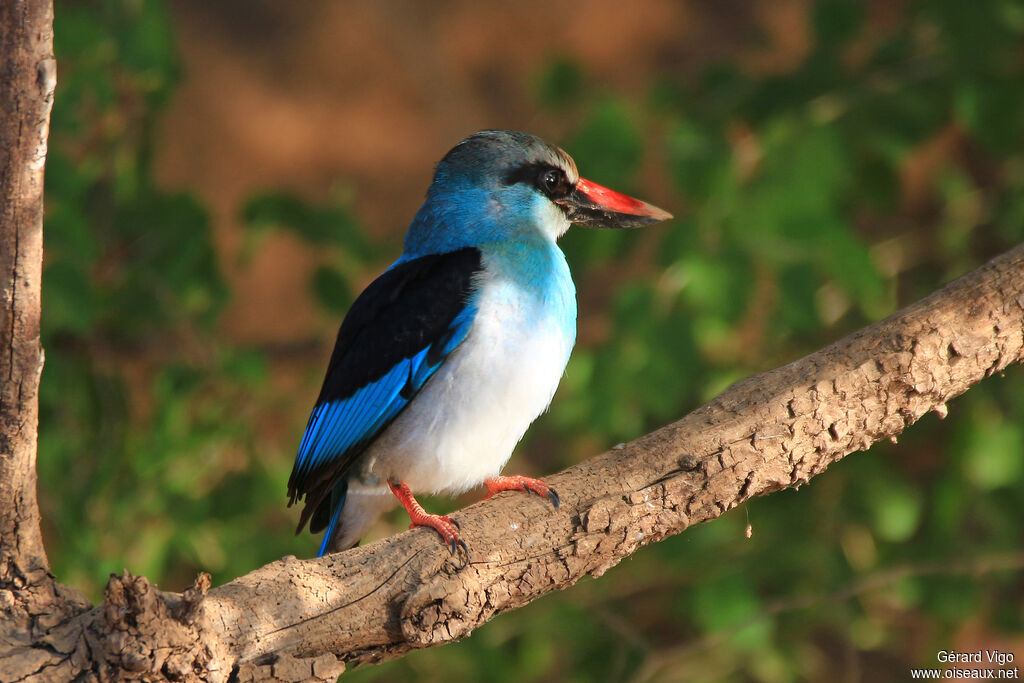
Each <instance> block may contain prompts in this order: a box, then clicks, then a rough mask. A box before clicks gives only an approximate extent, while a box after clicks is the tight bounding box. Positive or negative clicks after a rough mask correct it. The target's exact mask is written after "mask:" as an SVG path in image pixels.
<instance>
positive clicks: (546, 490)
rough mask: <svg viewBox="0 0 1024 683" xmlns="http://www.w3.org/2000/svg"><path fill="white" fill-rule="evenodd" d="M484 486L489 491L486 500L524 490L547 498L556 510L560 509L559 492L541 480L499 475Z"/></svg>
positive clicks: (515, 475) (487, 480)
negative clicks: (501, 492)
mask: <svg viewBox="0 0 1024 683" xmlns="http://www.w3.org/2000/svg"><path fill="white" fill-rule="evenodd" d="M484 486H486V487H487V491H488V494H487V495H486V496H484V498H490V497H491V496H493V495H494V494H495V493H498V492H499V491H519V490H524V491H526V492H527V493H536V494H537V495H538V496H540V497H541V498H547V499H548V500H550V501H551V504H552V505H554V506H555V509H556V510H557V509H558V491H556V490H554V489H553V488H551V487H550V486H548V485H547V484H545V483H544V482H542V481H541V480H540V479H534V478H532V477H524V476H523V475H521V474H513V475H512V476H509V477H503V476H501V475H499V476H497V477H491V478H490V479H486V480H484Z"/></svg>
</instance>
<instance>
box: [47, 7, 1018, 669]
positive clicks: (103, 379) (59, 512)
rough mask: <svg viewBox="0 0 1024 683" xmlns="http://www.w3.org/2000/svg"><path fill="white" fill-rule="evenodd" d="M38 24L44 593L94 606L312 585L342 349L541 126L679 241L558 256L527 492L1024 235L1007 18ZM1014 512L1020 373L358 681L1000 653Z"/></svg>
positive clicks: (829, 664) (574, 244)
mask: <svg viewBox="0 0 1024 683" xmlns="http://www.w3.org/2000/svg"><path fill="white" fill-rule="evenodd" d="M55 29H56V50H57V57H58V62H59V65H60V79H59V86H58V90H57V99H56V103H55V106H54V110H53V122H52V133H51V147H50V155H49V158H48V161H47V173H46V183H47V195H46V197H47V206H46V261H45V274H44V289H43V294H44V318H43V321H44V331H43V335H44V344H45V347H46V351H47V364H46V369H45V372H44V374H43V383H42V393H41V419H40V422H41V424H40V453H39V474H40V484H39V486H40V495H41V504H42V508H43V509H42V513H43V520H44V534H45V537H46V545H47V550H48V551H49V553H50V557H51V560H52V563H53V568H54V572H55V573H56V575H57V577H58V578H59V579H60V580H61V581H63V582H66V583H70V584H73V585H75V586H77V587H79V588H81V589H83V590H85V591H86V592H87V593H88V594H89V595H90V597H92V598H93V599H98V598H99V597H100V595H101V593H102V587H103V585H104V584H105V582H106V578H107V575H108V574H109V573H110V572H119V571H120V570H121V569H122V568H123V567H127V568H129V569H130V570H131V571H133V572H135V573H140V574H144V575H146V576H148V577H149V578H150V579H152V580H153V581H155V582H157V583H158V584H159V585H160V587H161V588H164V589H168V590H181V589H183V588H184V587H185V586H187V585H188V584H189V583H190V582H191V581H192V580H193V578H194V577H195V575H196V573H197V572H199V571H208V572H210V573H212V574H213V577H214V581H215V583H218V584H220V583H224V582H226V581H229V580H230V579H232V578H234V577H236V576H238V575H240V574H243V573H245V572H247V571H249V570H251V569H254V568H256V567H258V566H260V565H261V564H263V563H266V562H268V561H270V560H274V559H277V558H279V557H281V556H283V555H286V554H295V555H298V556H300V557H308V556H311V555H313V554H315V551H316V547H317V543H318V540H317V539H315V538H313V537H310V536H309V535H303V536H301V537H295V536H294V535H293V528H294V525H295V523H296V521H297V515H298V513H297V510H296V509H291V510H289V509H287V508H286V507H285V502H286V498H285V482H286V480H287V477H288V473H289V471H290V468H291V463H292V459H293V457H294V452H295V449H296V446H297V444H298V440H299V437H300V435H301V432H302V429H303V427H304V425H305V421H306V418H307V415H308V411H309V409H310V408H311V406H312V403H313V400H314V398H315V397H316V394H317V392H318V390H319V386H320V382H321V380H322V373H323V371H324V368H325V367H326V362H327V359H328V357H329V354H330V349H331V346H332V344H333V340H334V335H335V332H336V329H337V325H338V323H339V322H340V320H341V317H342V316H343V314H344V313H345V311H346V309H347V307H348V306H349V304H350V303H351V301H352V299H353V297H354V296H355V295H356V294H357V293H358V292H359V291H360V290H361V288H363V287H364V286H365V285H366V284H368V283H369V282H370V281H371V280H372V279H373V278H374V277H375V276H376V275H377V274H378V273H379V272H380V271H381V270H382V269H383V268H385V267H386V266H387V265H388V264H389V263H390V262H391V260H393V259H394V258H395V257H396V256H397V255H398V254H399V252H400V251H401V241H402V236H403V234H404V232H405V229H406V226H407V225H408V222H409V220H410V219H411V217H412V215H413V214H414V212H415V211H416V209H417V207H418V206H419V203H420V202H421V200H422V198H423V195H424V192H425V190H426V187H427V185H428V183H429V181H430V178H431V174H432V169H433V164H434V163H435V162H436V161H437V160H438V159H439V158H440V157H441V156H442V155H443V154H444V153H445V152H446V151H447V150H448V149H449V148H450V147H451V146H452V145H454V144H455V143H456V142H458V141H459V140H460V139H461V138H462V137H464V136H465V135H467V134H469V133H471V132H474V131H476V130H478V129H481V128H515V129H521V130H526V131H529V132H532V133H535V134H537V135H540V136H542V137H544V138H546V139H547V140H549V141H551V142H554V143H556V144H559V145H561V146H563V147H564V148H565V149H566V150H568V151H569V152H570V153H571V154H572V155H573V156H574V157H575V158H576V161H577V162H578V164H579V167H580V169H581V170H582V172H583V173H584V174H586V175H587V177H590V178H593V179H594V180H596V181H598V182H600V183H603V184H607V185H609V186H611V187H614V188H616V189H620V190H623V191H626V192H629V193H631V194H635V195H637V196H640V197H643V198H645V199H647V200H650V201H652V202H653V203H655V204H657V205H659V206H663V207H665V208H667V209H669V210H671V211H672V212H673V213H675V214H676V216H677V218H676V219H675V220H674V221H672V222H670V223H667V224H663V225H658V226H655V227H652V228H650V229H647V230H645V231H638V232H622V233H619V232H612V231H605V232H602V231H582V230H574V231H570V233H569V234H568V235H567V236H566V237H565V238H564V240H563V247H564V249H565V251H566V253H567V256H568V259H569V263H570V266H571V267H572V269H573V272H574V274H575V278H576V282H577V286H578V289H579V302H580V328H579V329H580V333H579V343H578V345H577V348H576V351H575V354H574V356H573V358H572V361H571V362H570V365H569V368H568V373H567V376H566V377H565V378H564V380H563V382H562V386H561V388H560V389H559V392H558V394H557V396H556V397H555V400H554V404H553V405H552V408H551V411H550V413H548V414H547V415H545V416H543V417H542V418H541V419H540V420H539V421H538V423H537V424H536V425H535V427H534V428H533V429H532V430H531V431H530V433H529V434H528V436H527V437H526V439H525V441H524V442H523V443H522V444H521V445H520V447H519V449H518V451H517V454H516V455H515V456H514V457H513V461H512V464H511V465H510V469H514V470H515V471H517V472H523V473H528V474H535V475H540V474H545V473H551V472H554V471H557V470H559V469H561V468H563V467H566V466H568V465H571V464H573V463H576V462H578V461H580V460H582V459H584V458H586V457H588V456H590V455H592V454H594V453H597V452H599V451H601V450H604V449H606V448H609V447H610V446H613V445H614V444H616V443H618V442H620V441H626V440H629V439H632V438H635V437H637V436H639V435H641V434H643V433H645V432H647V431H650V430H651V429H653V428H656V427H658V426H660V425H662V424H665V423H667V422H669V421H672V420H673V419H675V418H678V417H680V416H682V415H684V414H685V413H687V412H689V411H690V410H692V409H693V408H695V407H697V406H698V405H699V404H701V403H702V402H704V401H705V400H707V399H709V398H711V397H712V396H714V395H715V394H716V393H718V392H720V391H721V390H722V389H724V388H725V387H727V386H728V385H729V384H731V383H732V382H734V381H736V380H738V379H740V378H742V377H745V376H747V375H750V374H752V373H756V372H760V371H764V370H768V369H771V368H774V367H776V366H778V365H781V364H784V363H787V362H790V361H792V360H795V359H797V358H799V357H800V356H802V355H804V354H806V353H809V352H811V351H814V350H817V349H818V348H820V347H821V346H823V345H825V344H827V343H829V342H831V341H833V340H835V339H837V338H839V337H841V336H843V335H845V334H847V333H848V332H850V331H852V330H854V329H857V328H859V327H861V326H863V325H865V324H866V323H869V322H871V321H874V320H876V319H878V318H880V317H884V316H885V315H888V314H889V313H891V312H893V311H894V310H896V309H897V308H899V307H901V306H904V305H906V304H909V303H911V302H913V301H915V300H917V299H919V298H920V297H922V296H923V295H925V294H928V293H929V292H931V291H933V290H934V289H936V288H937V287H939V286H940V285H941V284H942V283H944V282H946V281H948V280H950V279H951V278H954V277H956V276H958V275H960V274H962V273H964V272H966V271H967V270H969V269H970V268H972V267H974V266H977V265H978V264H980V263H982V262H984V261H985V260H987V259H988V258H990V257H992V256H994V255H996V254H998V253H1000V252H1001V251H1004V250H1005V249H1007V248H1008V247H1010V246H1012V245H1014V244H1016V243H1018V242H1020V241H1021V240H1022V239H1024V144H1022V143H1024V4H1022V3H1021V2H1019V1H1015V0H975V1H974V2H969V3H968V2H959V1H956V0H949V1H943V0H920V1H917V2H904V1H894V0H872V1H853V0H826V1H823V2H811V1H809V0H762V1H758V2H753V1H750V0H716V1H714V2H712V1H710V0H703V1H697V0H691V1H687V2H684V1H681V0H680V1H668V0H651V1H645V2H635V3H629V4H625V3H621V2H617V1H612V0H604V1H598V2H590V3H582V4H581V3H570V2H557V1H556V2H539V1H533V0H531V1H528V2H519V3H503V4H499V3H478V2H472V1H471V0H460V1H455V0H452V1H447V2H439V3H430V4H429V5H428V4H427V3H416V2H412V1H411V0H409V1H399V0H388V1H382V2H369V1H368V0H367V1H363V2H346V3H341V2H322V1H314V0H296V1H293V2H287V3H285V2H272V1H271V0H223V1H221V2H216V3H209V2H205V1H204V0H187V1H186V0H179V1H176V2H173V3H172V2H160V1H157V0H97V1H94V2H81V1H71V0H57V2H56V26H55ZM1022 483H1024V372H1022V371H1021V369H1020V368H1012V369H1011V370H1009V371H1007V372H1006V376H1005V378H1003V379H999V378H993V379H990V380H987V381H986V382H984V383H982V384H981V385H980V386H977V387H976V388H974V389H972V390H971V391H970V393H969V394H968V395H967V396H965V397H963V398H961V399H958V400H956V401H954V402H953V403H952V404H951V405H950V416H949V418H948V419H946V420H945V421H944V422H940V421H939V420H938V419H937V418H936V417H934V416H928V417H926V418H924V419H922V420H921V422H920V423H919V424H918V425H915V426H914V427H913V428H912V429H910V430H909V431H908V432H907V433H906V434H905V435H903V436H901V437H900V442H899V444H898V445H891V444H888V443H886V444H881V445H878V446H875V447H874V448H872V449H871V450H870V451H869V452H867V453H859V454H856V455H853V456H851V457H849V458H848V459H846V460H844V461H843V462H841V463H839V464H837V465H835V466H833V467H832V468H830V469H829V470H828V472H826V473H825V474H823V475H822V476H820V477H818V478H816V479H814V480H813V481H812V482H811V484H810V485H808V486H804V487H803V488H801V489H800V490H799V491H784V492H780V493H777V494H774V495H772V496H770V497H767V498H763V499H757V500H755V501H753V502H751V503H750V504H748V505H746V506H745V507H744V508H742V509H739V510H736V511H733V512H732V513H730V514H728V515H726V516H725V517H724V518H722V519H720V520H718V521H715V522H714V523H712V524H707V525H702V526H700V527H696V528H692V529H689V530H688V531H687V532H686V533H684V534H682V535H680V536H677V537H675V538H671V539H669V540H667V541H665V542H663V543H660V544H657V545H656V546H653V547H649V548H646V549H643V550H641V551H640V552H638V553H637V554H636V555H635V556H634V557H632V558H630V559H628V560H626V561H625V562H623V563H622V565H620V566H619V567H617V568H615V569H614V570H612V571H610V572H608V573H607V574H606V575H605V576H603V577H602V578H601V579H599V580H590V579H586V580H584V581H582V582H581V583H580V584H579V585H578V586H576V587H575V588H573V589H572V590H569V591H566V592H563V593H559V594H556V595H551V596H549V597H546V598H544V599H543V600H540V601H538V602H536V603H534V604H532V605H530V606H528V607H526V608H524V609H521V610H518V611H516V612H514V613H511V614H506V615H503V616H500V617H498V618H497V619H495V620H494V621H492V622H491V623H490V624H488V625H487V626H485V627H483V628H481V629H479V630H478V631H477V632H475V633H474V634H473V635H472V637H471V638H469V639H467V640H465V641H463V642H460V643H458V644H455V645H451V646H448V647H444V648H438V649H433V650H429V651H424V652H419V653H414V654H412V655H410V656H408V657H405V658H404V659H402V660H400V661H396V662H392V663H389V664H386V665H384V666H379V667H364V668H362V669H359V670H357V671H355V672H353V673H350V674H347V675H346V677H345V680H352V681H370V680H374V681H401V680H410V679H415V680H423V681H451V680H467V681H468V680H478V679H483V678H486V679H488V680H491V681H496V682H500V681H517V682H518V681H623V680H632V681H676V680H690V681H720V680H726V681H765V682H783V681H803V680H811V681H835V680H840V681H859V680H874V681H888V680H893V681H896V680H899V681H902V680H907V679H908V677H909V669H910V667H912V666H929V665H931V666H936V665H937V662H936V659H935V657H936V652H937V651H938V650H940V649H946V650H952V649H955V650H958V651H968V650H977V649H979V648H998V649H1000V650H1002V651H1004V652H1006V651H1009V652H1015V653H1016V656H1017V660H1018V662H1019V661H1020V660H1022V659H1024V571H1022V567H1024V550H1022V548H1024V532H1022V525H1021V519H1024V487H1022ZM477 497H479V492H473V493H472V494H469V495H467V496H466V497H464V498H463V499H461V500H457V501H451V500H447V499H437V500H430V501H428V502H427V505H428V507H429V508H430V509H432V510H435V511H438V512H443V511H447V510H452V509H455V508H457V507H459V506H461V505H463V504H465V503H467V502H469V501H472V500H475V499H476V498H477ZM748 521H749V523H750V524H751V525H752V529H753V536H752V538H750V539H747V538H745V537H744V529H745V528H746V525H747V523H748ZM407 523H408V520H407V518H406V517H405V515H404V513H402V512H401V511H400V510H399V511H396V512H395V514H394V515H393V516H391V517H389V518H388V519H386V520H385V522H383V523H382V524H381V525H380V526H379V528H378V529H377V530H376V531H375V536H376V537H379V536H382V535H386V534H389V533H394V532H397V531H400V530H402V529H404V528H405V527H406V525H407Z"/></svg>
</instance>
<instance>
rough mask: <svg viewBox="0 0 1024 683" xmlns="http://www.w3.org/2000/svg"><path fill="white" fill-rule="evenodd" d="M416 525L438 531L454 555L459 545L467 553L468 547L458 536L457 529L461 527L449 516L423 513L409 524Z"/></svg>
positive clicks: (411, 526)
mask: <svg viewBox="0 0 1024 683" xmlns="http://www.w3.org/2000/svg"><path fill="white" fill-rule="evenodd" d="M418 526H425V527H430V528H431V529H433V530H434V531H436V532H437V533H438V535H439V536H440V537H441V541H442V542H443V543H444V544H445V545H446V546H448V548H449V550H451V553H452V555H454V554H455V553H456V552H457V551H458V549H459V548H460V547H461V548H462V549H463V550H464V551H466V553H467V554H468V553H469V548H468V547H466V543H465V541H463V540H462V539H461V538H459V530H460V529H461V528H462V527H460V526H459V523H458V522H456V521H455V520H454V519H452V518H451V517H448V516H446V515H427V514H425V515H423V516H422V517H418V518H417V519H415V520H413V522H412V524H410V525H409V528H410V529H415V528H416V527H418Z"/></svg>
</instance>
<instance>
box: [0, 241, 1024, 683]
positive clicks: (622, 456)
mask: <svg viewBox="0 0 1024 683" xmlns="http://www.w3.org/2000/svg"><path fill="white" fill-rule="evenodd" d="M1022 360H1024V245H1021V246H1019V247H1017V248H1015V249H1013V250H1012V251H1010V252H1007V253H1006V254H1003V255H1002V256H1000V257H998V258H996V259H994V260H992V261H991V262H989V263H988V264H986V265H984V266H982V267H981V268H979V269H977V270H975V271H973V272H971V273H969V274H967V275H965V276H964V277H962V278H960V279H959V280H957V281H955V282H953V283H951V284H950V285H947V286H946V287H945V288H943V289H942V290H940V291H938V292H936V293H935V294H933V295H931V296H930V297H928V298H926V299H924V300H922V301H920V302H918V303H916V304H914V305H912V306H910V307H908V308H906V309H904V310H902V311H900V312H898V313H896V314H895V315H893V316H891V317H889V318H887V319H885V320H883V321H881V322H878V323H876V324H874V325H871V326H869V327H866V328H864V329H862V330H860V331H858V332H856V333H854V334H852V335H850V336H848V337H846V338H844V339H842V340H840V341H839V342H837V343H835V344H833V345H832V346H829V347H827V348H825V349H822V350H821V351H818V352H817V353H814V354H812V355H810V356H807V357H805V358H803V359H801V360H799V361H796V362H794V363H791V364H789V365H786V366H784V367H782V368H779V369H777V370H774V371H772V372H768V373H765V374H763V375H759V376H756V377H752V378H749V379H746V380H744V381H742V382H739V383H737V384H736V385H734V386H732V387H731V388H729V389H728V390H727V391H726V392H724V393H723V394H722V395H720V396H719V397H718V398H716V399H715V400H713V401H711V402H710V403H708V404H706V405H704V406H702V407H701V408H700V409H698V410H696V411H694V412H693V413H691V414H690V415H687V416H686V417H684V418H683V419H681V420H679V421H678V422H676V423H674V424H671V425H669V426H667V427H664V428H662V429H660V430H658V431H656V432H653V433H651V434H648V435H646V436H644V437H642V438H640V439H637V440H636V441H634V442H631V443H629V444H625V445H623V446H622V447H619V448H615V449H613V450H611V451H609V452H606V453H603V454H601V455H598V456H596V457H594V458H591V459H590V460H588V461H586V462H584V463H581V464H580V465H577V466H575V467H573V468H570V469H569V470H566V471H565V472H562V473H560V474H558V475H556V476H554V477H551V478H550V479H549V481H551V482H552V483H553V484H554V485H555V486H556V487H557V488H558V490H559V492H560V493H561V495H562V507H561V509H560V510H558V511H554V510H552V509H551V508H550V506H548V505H546V504H545V503H544V502H543V501H541V500H540V499H537V498H535V497H530V496H521V495H515V494H501V495H499V496H496V497H495V498H494V499H491V500H488V501H486V502H481V503H478V504H475V505H472V506H470V507H468V508H466V509H464V510H462V511H460V512H457V513H455V517H456V519H458V520H459V522H460V523H461V525H462V535H463V538H464V539H465V541H466V542H467V544H468V546H469V553H468V556H463V555H458V556H451V555H450V554H449V553H448V552H447V550H446V549H445V548H444V547H443V546H442V545H441V544H439V543H438V542H437V538H436V536H435V535H434V534H433V533H432V532H431V531H429V530H425V529H419V530H415V531H411V532H407V533H403V534H400V535H397V536H393V537H391V538H387V539H384V540H382V541H379V542H377V543H373V544H371V545H368V546H364V547H361V548H356V549H354V550H351V551H348V552H344V553H339V554H336V555H331V556H328V557H325V558H320V559H314V560H298V559H295V558H293V557H290V558H284V559H282V560H280V561H278V562H273V563H271V564H269V565H267V566H265V567H262V568H260V569H257V570H255V571H253V572H251V573H250V574H248V575H246V576H243V577H241V578H239V579H236V580H235V581H232V582H230V583H228V584H226V585H224V586H220V587H218V588H215V589H213V590H210V591H207V587H208V585H209V580H208V577H205V576H203V577H200V580H199V581H198V582H197V585H196V586H194V587H193V588H192V589H190V590H189V591H186V593H185V594H184V595H176V594H171V593H162V592H160V591H157V590H155V589H154V588H153V587H152V586H151V585H150V584H149V583H148V582H147V581H146V580H145V579H143V578H140V577H133V576H131V575H129V574H127V573H125V574H124V575H123V576H119V577H111V580H110V583H109V584H108V587H107V592H106V595H105V599H104V603H103V604H101V605H100V606H99V607H96V608H94V609H92V610H89V611H86V612H83V613H80V614H78V615H77V616H75V617H74V618H71V619H68V620H66V621H64V622H63V623H61V624H59V625H57V626H56V627H54V628H52V629H50V630H49V631H48V632H47V633H45V634H42V635H41V636H40V635H37V636H36V639H35V640H34V646H24V647H21V648H15V649H13V650H10V651H8V652H7V653H6V658H4V653H0V679H3V680H17V679H24V680H62V679H67V678H71V677H74V676H78V675H82V674H85V675H86V677H89V676H95V677H97V678H100V679H110V678H132V677H136V678H148V677H152V676H156V677H161V678H166V679H170V680H199V679H202V680H212V681H223V680H227V679H228V678H229V677H231V676H232V674H234V678H235V679H237V680H252V679H255V680H280V681H296V680H330V679H332V678H333V677H334V676H336V675H338V674H339V673H340V672H341V671H342V670H343V668H344V663H345V662H378V661H382V660H385V659H389V658H393V657H396V656H399V655H401V654H403V653H405V652H407V651H409V650H411V649H415V648H421V647H430V646H434V645H440V644H443V643H445V642H448V641H451V640H454V639H457V638H460V637H463V636H465V635H467V634H469V633H470V632H471V631H472V630H473V629H474V628H476V627H477V626H479V625H481V624H483V623H484V622H486V621H487V620H488V619H490V618H491V617H493V616H494V615H496V614H498V613H500V612H503V611H506V610H509V609H514V608H516V607H519V606H522V605H524V604H526V603H528V602H530V601H532V600H534V599H536V598H537V597H539V596H540V595H543V594H544V593H546V592H549V591H552V590H559V589H562V588H566V587H568V586H570V585H572V584H573V583H575V582H576V581H577V580H579V579H580V578H581V577H583V576H584V575H587V574H590V575H592V576H600V575H601V574H602V573H604V572H605V571H606V570H607V569H608V568H610V567H612V566H614V565H615V564H616V563H618V562H619V561H620V560H621V559H622V558H624V557H626V556H628V555H630V554H631V553H633V552H634V551H636V550H637V549H638V548H640V547H641V546H644V545H646V544H648V543H653V542H655V541H658V540H660V539H662V538H664V537H666V536H668V535H671V534H675V533H678V532H680V531H683V530H684V529H686V528H687V527H688V526H689V525H691V524H695V523H698V522H704V521H709V520H712V519H715V518H716V517H718V516H719V515H721V514H722V513H724V512H725V511H727V510H729V509H731V508H733V507H735V506H737V505H739V504H740V503H742V502H743V501H745V500H747V499H749V498H752V497H754V496H760V495H765V494H767V493H771V492H773V491H777V490H779V489H782V488H786V487H791V486H799V485H800V484H802V483H804V482H806V481H808V480H809V479H810V478H811V477H812V476H814V475H816V474H819V473H821V472H823V471H824V470H825V469H826V468H827V467H828V466H829V465H830V464H831V463H833V462H835V461H836V460H838V459H840V458H842V457H843V456H844V455H846V454H848V453H851V452H853V451H857V450H862V449H865V448H867V447H868V446H870V445H871V444H872V443H874V442H875V441H878V440H880V439H890V438H894V437H895V436H896V435H898V434H899V433H900V432H902V431H903V429H905V428H906V427H907V426H908V425H910V424H912V423H913V422H915V421H916V420H917V419H919V418H920V417H921V416H923V415H925V414H926V413H928V412H935V413H937V414H938V415H939V416H940V417H944V416H945V415H946V414H947V407H946V405H947V401H949V400H950V399H951V398H953V397H955V396H958V395H959V394H961V393H963V392H964V391H966V390H967V389H968V388H969V387H970V386H971V385H973V384H975V383H977V382H979V381H980V380H982V379H983V378H985V377H987V376H989V375H992V374H993V373H998V372H1000V371H1001V370H1003V369H1004V368H1006V367H1007V366H1008V365H1010V364H1011V363H1019V362H1021V361H1022ZM41 643H42V644H44V645H45V647H41V646H40V644H41Z"/></svg>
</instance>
